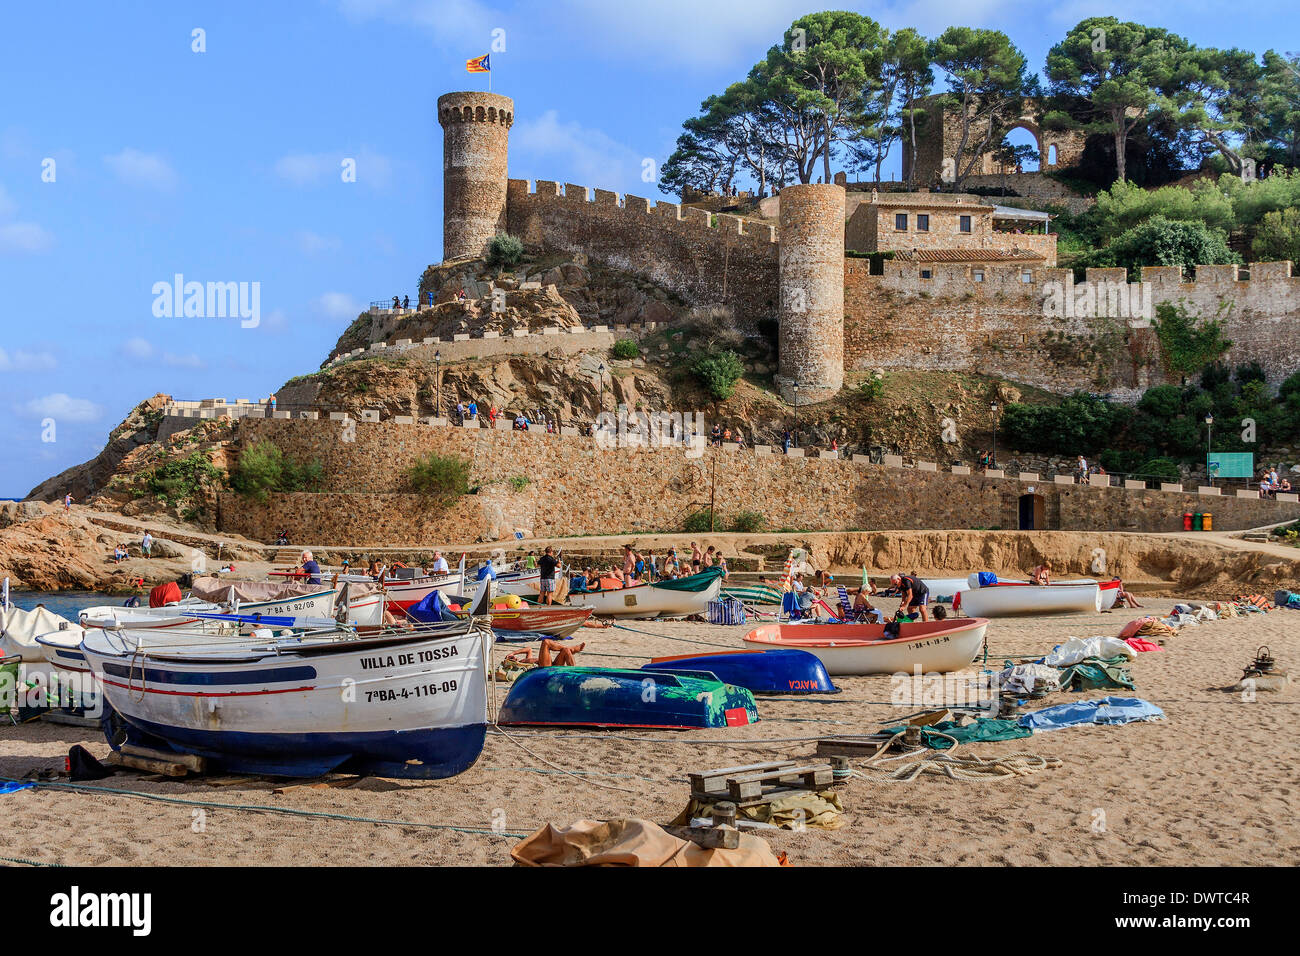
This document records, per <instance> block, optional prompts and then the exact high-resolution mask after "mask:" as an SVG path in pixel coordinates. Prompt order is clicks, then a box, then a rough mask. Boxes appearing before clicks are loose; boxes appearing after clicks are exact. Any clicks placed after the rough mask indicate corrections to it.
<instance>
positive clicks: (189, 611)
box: [80, 584, 339, 628]
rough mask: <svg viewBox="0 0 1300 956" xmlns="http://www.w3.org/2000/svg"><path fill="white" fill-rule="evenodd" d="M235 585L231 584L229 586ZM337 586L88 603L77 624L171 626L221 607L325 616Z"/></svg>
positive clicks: (331, 611) (245, 611) (197, 620)
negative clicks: (246, 595) (281, 594)
mask: <svg viewBox="0 0 1300 956" xmlns="http://www.w3.org/2000/svg"><path fill="white" fill-rule="evenodd" d="M234 587H235V585H233V584H232V588H234ZM338 594H339V592H338V590H337V589H335V588H329V589H328V590H324V591H314V592H312V593H308V594H300V595H295V596H292V597H286V598H279V599H277V600H272V601H240V600H238V597H237V596H236V597H235V598H234V599H233V600H230V601H221V602H217V601H204V600H200V599H198V598H186V599H185V600H182V601H178V602H176V603H175V604H165V605H163V606H162V607H115V606H113V605H111V604H107V605H101V606H99V607H88V608H86V609H85V610H83V611H82V612H81V614H80V621H81V626H82V627H86V628H92V627H141V628H172V627H189V626H202V625H201V623H200V622H201V621H202V620H203V618H200V617H197V616H196V615H198V614H214V613H221V612H223V611H230V612H237V613H239V614H241V615H255V614H264V615H267V616H269V617H312V618H328V617H331V616H333V614H334V603H335V600H336V599H337V597H338Z"/></svg>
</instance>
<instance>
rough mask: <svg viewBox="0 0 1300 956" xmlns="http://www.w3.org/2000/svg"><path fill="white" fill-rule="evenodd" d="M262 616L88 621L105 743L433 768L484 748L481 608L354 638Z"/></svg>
mask: <svg viewBox="0 0 1300 956" xmlns="http://www.w3.org/2000/svg"><path fill="white" fill-rule="evenodd" d="M286 622H288V623H292V622H291V621H288V620H287V619H286V621H278V620H276V619H274V618H272V619H270V620H269V621H264V623H266V624H268V625H269V627H267V628H259V629H258V630H257V631H255V632H254V633H253V634H251V635H245V636H239V637H235V638H231V639H226V640H213V639H212V638H211V637H209V636H206V635H192V634H187V633H186V632H185V631H184V630H183V629H168V630H161V631H160V630H156V629H152V630H107V629H99V630H93V631H88V632H87V635H86V637H85V639H84V640H83V642H82V650H83V651H84V652H85V655H86V659H87V661H88V662H89V663H90V666H91V668H92V671H93V673H94V675H95V681H96V684H97V685H98V686H99V687H100V688H101V689H102V691H103V694H104V697H105V700H106V707H105V733H106V735H107V736H108V739H109V743H110V744H112V745H113V746H114V747H120V746H121V745H122V744H123V743H124V742H130V743H133V744H137V745H140V746H146V747H152V748H155V749H161V750H169V749H170V750H173V751H176V752H179V753H189V754H197V755H199V756H202V757H205V758H207V759H208V761H209V765H210V767H212V768H214V769H220V770H222V771H225V772H231V773H257V774H269V775H273V776H316V775H319V774H323V773H328V772H330V771H336V770H337V771H350V772H355V773H363V774H376V775H378V776H388V777H410V778H436V777H449V776H453V775H455V774H458V773H461V772H462V771H464V770H465V769H467V768H468V767H470V766H471V765H472V764H473V763H474V761H475V760H477V759H478V756H479V753H480V752H481V751H482V748H483V741H484V737H485V734H486V730H487V720H488V714H487V671H486V666H487V661H488V658H489V651H488V647H489V644H490V642H491V639H492V638H491V630H490V629H489V628H488V627H487V622H486V621H485V620H483V619H481V618H475V619H472V620H467V621H456V622H452V623H448V624H434V625H428V626H426V627H423V628H418V629H415V630H412V631H388V632H385V633H383V634H380V635H376V636H373V637H367V638H357V636H356V635H355V633H354V632H352V631H351V630H350V629H339V630H335V631H302V630H297V631H291V632H290V633H289V634H288V636H283V635H281V636H277V635H274V634H273V633H272V631H271V629H270V628H273V627H280V626H281V625H282V624H283V623H286Z"/></svg>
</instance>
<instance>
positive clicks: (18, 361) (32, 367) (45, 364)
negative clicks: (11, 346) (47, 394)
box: [0, 349, 59, 372]
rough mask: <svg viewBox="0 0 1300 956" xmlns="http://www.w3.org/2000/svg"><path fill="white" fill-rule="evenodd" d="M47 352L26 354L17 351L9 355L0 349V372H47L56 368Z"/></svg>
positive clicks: (56, 363)
mask: <svg viewBox="0 0 1300 956" xmlns="http://www.w3.org/2000/svg"><path fill="white" fill-rule="evenodd" d="M58 364H59V363H58V362H56V361H55V360H54V356H53V355H51V354H50V353H49V352H27V351H24V350H23V349H19V350H18V351H16V352H14V353H13V355H10V354H9V353H8V352H6V351H5V350H4V349H0V372H48V371H49V370H50V369H52V368H56V367H57V366H58Z"/></svg>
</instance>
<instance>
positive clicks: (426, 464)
mask: <svg viewBox="0 0 1300 956" xmlns="http://www.w3.org/2000/svg"><path fill="white" fill-rule="evenodd" d="M406 480H407V484H408V485H409V486H410V488H411V490H412V491H414V492H415V493H416V494H421V495H427V496H428V497H429V498H431V499H433V500H434V501H435V502H437V503H440V504H444V505H446V504H450V503H451V502H452V501H454V500H455V499H456V498H459V497H460V496H461V495H464V494H467V493H468V492H469V462H467V461H465V459H463V458H457V457H456V456H455V455H436V454H429V455H426V456H425V457H424V458H421V459H420V460H418V461H417V462H416V463H415V464H414V465H412V466H411V467H410V468H409V469H407V472H406Z"/></svg>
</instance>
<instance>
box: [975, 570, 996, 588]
mask: <svg viewBox="0 0 1300 956" xmlns="http://www.w3.org/2000/svg"><path fill="white" fill-rule="evenodd" d="M979 582H980V587H982V588H986V587H988V586H989V585H990V584H997V583H998V576H997V575H996V574H994V573H993V572H992V571H981V572H980V573H979Z"/></svg>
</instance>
